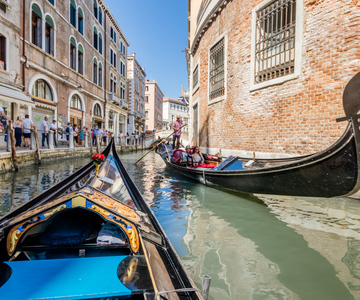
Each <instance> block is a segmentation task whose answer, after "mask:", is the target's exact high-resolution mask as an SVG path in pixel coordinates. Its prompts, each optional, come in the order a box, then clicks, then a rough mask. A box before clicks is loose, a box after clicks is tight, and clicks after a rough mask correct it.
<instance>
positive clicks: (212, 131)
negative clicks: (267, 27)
mask: <svg viewBox="0 0 360 300" xmlns="http://www.w3.org/2000/svg"><path fill="white" fill-rule="evenodd" d="M298 1H299V0H298ZM261 2H262V1H247V0H232V1H228V4H227V5H226V7H225V9H223V10H222V11H221V13H220V14H219V15H218V16H217V17H216V19H215V20H214V21H213V22H212V24H211V25H210V26H209V27H208V28H207V30H206V31H205V33H204V35H203V37H202V38H201V41H200V43H199V46H198V47H197V49H196V51H195V52H194V53H192V56H193V57H192V61H193V62H194V63H195V62H196V61H197V60H198V59H199V58H200V88H199V89H198V90H197V91H196V93H194V94H193V95H192V96H191V101H194V100H196V99H199V106H200V107H199V122H200V125H199V133H200V143H199V144H200V146H201V147H208V148H222V149H239V150H244V151H251V152H252V151H256V152H271V153H280V154H296V155H298V154H299V155H303V154H309V153H313V152H317V151H320V150H323V149H325V148H326V147H328V146H330V145H331V144H333V143H334V142H335V141H336V140H337V139H338V138H339V137H340V136H341V134H342V133H343V131H344V129H345V127H346V122H345V123H336V122H335V119H336V118H338V117H342V116H344V112H343V109H342V93H343V90H344V88H345V86H346V84H347V82H348V81H349V80H350V79H351V78H352V77H353V76H354V75H355V74H356V73H357V72H359V71H360V39H359V36H360V13H359V11H360V2H359V1H354V0H342V1H340V0H318V1H316V0H307V1H305V0H304V22H303V43H302V48H301V49H298V48H297V49H296V51H301V53H302V63H301V71H300V76H299V78H297V79H293V80H290V81H287V82H284V83H282V84H279V85H273V86H270V87H266V88H262V89H259V90H256V91H252V92H251V91H250V63H251V19H252V17H251V12H252V9H253V8H254V7H255V6H256V5H258V4H259V3H261ZM222 34H226V36H227V41H228V42H227V57H226V58H225V60H226V61H227V75H226V80H227V97H226V99H225V100H223V101H220V102H217V103H214V104H210V105H208V100H207V99H208V55H209V47H210V45H211V44H213V43H214V41H215V40H216V39H217V38H218V37H219V36H221V35H222ZM194 63H193V66H192V67H194ZM190 85H191V83H190Z"/></svg>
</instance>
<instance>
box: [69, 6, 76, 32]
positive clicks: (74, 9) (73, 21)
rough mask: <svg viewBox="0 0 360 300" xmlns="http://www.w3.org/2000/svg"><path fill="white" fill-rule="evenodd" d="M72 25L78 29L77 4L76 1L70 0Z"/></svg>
mask: <svg viewBox="0 0 360 300" xmlns="http://www.w3.org/2000/svg"><path fill="white" fill-rule="evenodd" d="M70 23H71V25H72V26H74V27H75V28H76V4H75V1H74V0H70Z"/></svg>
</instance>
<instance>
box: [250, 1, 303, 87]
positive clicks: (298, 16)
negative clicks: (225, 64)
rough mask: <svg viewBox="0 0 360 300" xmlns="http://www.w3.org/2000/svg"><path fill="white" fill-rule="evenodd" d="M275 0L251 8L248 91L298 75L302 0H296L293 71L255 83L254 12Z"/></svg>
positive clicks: (282, 81) (300, 60) (301, 31)
mask: <svg viewBox="0 0 360 300" xmlns="http://www.w3.org/2000/svg"><path fill="white" fill-rule="evenodd" d="M274 1H276V0H264V1H263V2H261V3H260V4H259V5H257V6H256V7H254V8H253V10H252V20H251V59H250V92H252V91H255V90H258V89H262V88H266V87H269V86H273V85H278V84H281V83H284V82H286V81H289V80H294V79H297V78H299V77H300V72H301V64H302V46H303V27H304V24H303V22H304V0H296V13H295V19H296V25H295V62H294V73H293V74H289V75H285V76H282V77H278V78H274V79H271V80H268V81H264V82H261V83H255V44H256V14H257V12H258V11H259V10H261V9H262V8H264V7H265V6H267V5H269V4H271V2H274Z"/></svg>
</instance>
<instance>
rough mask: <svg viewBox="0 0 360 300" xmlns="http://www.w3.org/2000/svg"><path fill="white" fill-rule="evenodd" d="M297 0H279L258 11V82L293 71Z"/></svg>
mask: <svg viewBox="0 0 360 300" xmlns="http://www.w3.org/2000/svg"><path fill="white" fill-rule="evenodd" d="M295 16H296V0H275V1H273V2H271V3H270V4H269V5H267V6H265V7H263V8H262V9H261V10H259V11H257V13H256V47H255V83H261V82H265V81H268V80H271V79H275V78H278V77H282V76H285V75H289V74H293V73H294V67H295V25H296V18H295Z"/></svg>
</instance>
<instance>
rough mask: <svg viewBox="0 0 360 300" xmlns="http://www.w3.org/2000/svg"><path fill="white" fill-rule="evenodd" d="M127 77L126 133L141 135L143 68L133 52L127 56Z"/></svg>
mask: <svg viewBox="0 0 360 300" xmlns="http://www.w3.org/2000/svg"><path fill="white" fill-rule="evenodd" d="M127 60H128V64H127V67H128V69H127V79H128V103H129V117H128V131H127V132H128V133H129V134H130V135H131V134H132V133H134V134H139V135H142V134H143V133H144V132H145V76H146V73H145V69H144V68H143V67H141V65H140V64H139V62H138V61H137V60H136V58H135V53H134V52H133V53H132V55H129V56H128V57H127Z"/></svg>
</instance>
